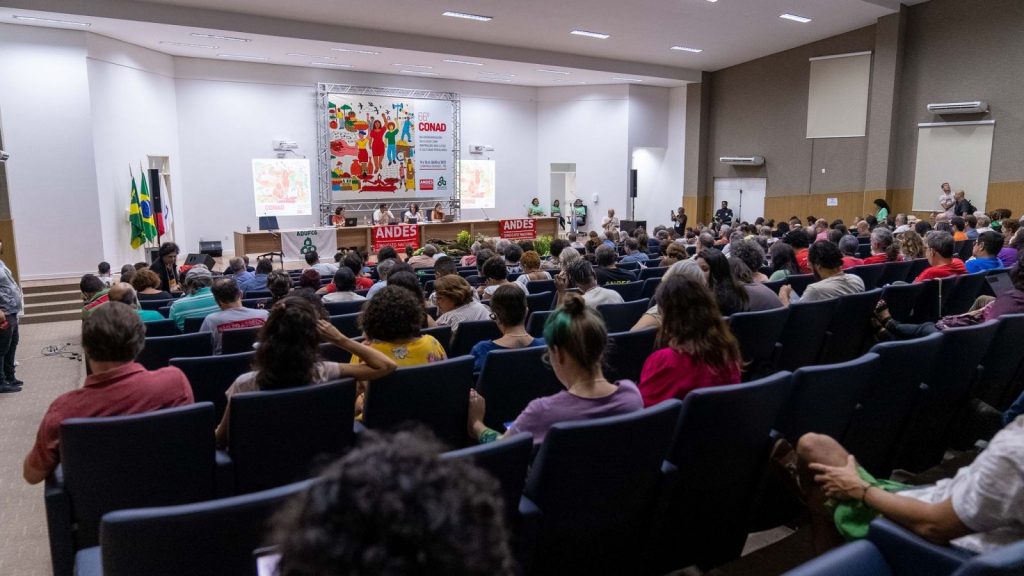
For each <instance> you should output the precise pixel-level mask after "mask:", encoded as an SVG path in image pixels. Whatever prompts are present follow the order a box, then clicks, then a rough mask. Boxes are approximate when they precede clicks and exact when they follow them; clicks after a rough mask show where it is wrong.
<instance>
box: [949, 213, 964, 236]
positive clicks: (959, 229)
mask: <svg viewBox="0 0 1024 576" xmlns="http://www.w3.org/2000/svg"><path fill="white" fill-rule="evenodd" d="M949 223H950V225H951V226H953V241H954V242H963V241H964V240H967V222H966V221H965V220H964V219H963V217H961V216H953V217H952V218H951V219H950V220H949Z"/></svg>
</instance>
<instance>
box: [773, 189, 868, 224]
mask: <svg viewBox="0 0 1024 576" xmlns="http://www.w3.org/2000/svg"><path fill="white" fill-rule="evenodd" d="M829 198H835V199H836V200H837V201H838V206H828V205H827V202H828V199H829ZM874 198H875V196H872V198H871V199H872V200H874ZM869 203H870V201H869ZM764 212H765V217H766V218H771V219H774V220H775V221H776V222H778V221H780V220H789V218H790V217H791V216H796V217H797V218H799V219H800V220H801V221H804V220H806V219H807V217H808V216H811V215H813V216H816V217H818V218H824V219H825V220H828V221H829V222H831V221H832V220H835V219H837V218H840V219H842V220H843V222H846V223H847V224H849V223H850V222H853V221H854V219H855V218H857V217H858V216H863V215H864V214H866V212H865V211H864V192H835V193H829V194H796V195H791V196H768V197H767V198H765V199H764Z"/></svg>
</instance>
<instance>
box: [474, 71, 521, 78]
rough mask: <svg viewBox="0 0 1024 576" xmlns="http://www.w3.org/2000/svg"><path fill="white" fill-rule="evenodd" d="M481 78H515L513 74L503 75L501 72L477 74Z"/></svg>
mask: <svg viewBox="0 0 1024 576" xmlns="http://www.w3.org/2000/svg"><path fill="white" fill-rule="evenodd" d="M479 74H480V75H481V76H493V77H498V78H515V77H516V75H515V74H505V73H503V72H479Z"/></svg>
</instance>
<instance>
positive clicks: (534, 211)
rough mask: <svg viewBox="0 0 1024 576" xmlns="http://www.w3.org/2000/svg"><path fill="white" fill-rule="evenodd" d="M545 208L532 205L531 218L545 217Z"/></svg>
mask: <svg viewBox="0 0 1024 576" xmlns="http://www.w3.org/2000/svg"><path fill="white" fill-rule="evenodd" d="M543 215H544V208H542V207H540V206H534V205H533V204H530V216H543Z"/></svg>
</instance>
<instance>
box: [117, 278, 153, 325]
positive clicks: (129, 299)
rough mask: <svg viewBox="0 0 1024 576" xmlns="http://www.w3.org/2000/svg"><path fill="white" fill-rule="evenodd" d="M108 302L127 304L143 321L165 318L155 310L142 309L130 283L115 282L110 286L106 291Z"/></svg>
mask: <svg viewBox="0 0 1024 576" xmlns="http://www.w3.org/2000/svg"><path fill="white" fill-rule="evenodd" d="M107 297H108V302H120V303H122V304H127V305H128V306H129V307H131V309H132V310H135V311H136V312H137V313H138V314H139V318H140V319H142V321H143V322H144V323H145V322H159V321H161V320H166V318H164V315H163V314H161V313H159V312H157V311H156V310H143V309H142V305H141V304H139V297H138V296H137V295H136V294H135V289H134V288H132V285H131V284H128V283H126V282H116V283H114V285H112V286H111V287H110V291H109V292H107Z"/></svg>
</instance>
